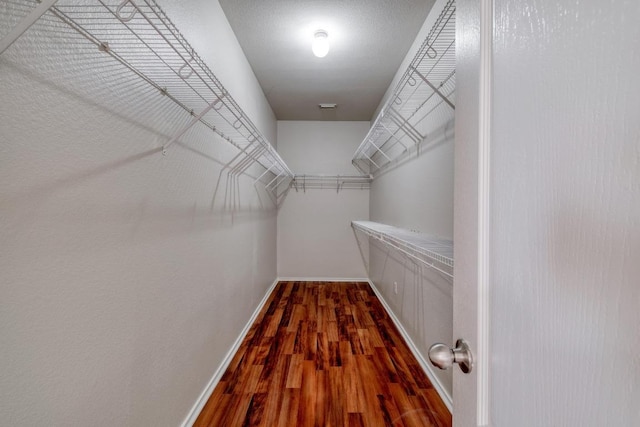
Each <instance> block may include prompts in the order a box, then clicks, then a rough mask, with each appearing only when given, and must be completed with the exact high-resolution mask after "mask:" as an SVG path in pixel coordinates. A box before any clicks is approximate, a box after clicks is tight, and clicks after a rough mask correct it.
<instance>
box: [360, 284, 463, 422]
mask: <svg viewBox="0 0 640 427" xmlns="http://www.w3.org/2000/svg"><path fill="white" fill-rule="evenodd" d="M367 282H369V285H371V289H373V292H375V294H376V296H377V297H378V299H379V300H380V302H381V303H382V306H383V307H384V309H385V310H386V311H387V313H388V314H389V317H390V318H391V320H392V321H393V323H394V324H395V325H396V328H398V331H399V332H400V335H402V338H403V339H404V340H405V342H406V343H407V345H408V346H409V350H411V353H412V354H413V356H414V357H415V358H416V360H417V361H418V363H419V364H420V366H421V367H422V370H423V371H424V372H425V373H426V374H427V376H428V377H429V381H431V384H433V388H435V389H436V391H437V392H438V394H439V395H440V398H441V399H442V401H443V402H444V404H445V405H446V407H447V408H448V409H449V412H453V399H452V398H451V394H450V393H449V392H448V391H447V389H446V388H444V386H443V385H442V383H441V382H440V380H439V379H438V377H437V376H436V375H435V373H434V372H433V367H432V366H431V363H429V362H428V361H427V359H425V358H424V356H423V355H422V353H420V350H418V347H417V346H416V345H415V343H414V342H413V340H412V339H411V337H410V336H409V334H408V333H407V331H406V330H405V329H404V327H403V326H402V323H401V322H400V319H398V317H397V316H396V315H395V313H394V312H393V310H392V309H391V306H389V304H387V302H386V301H385V300H384V298H383V297H382V294H381V293H380V291H378V288H376V285H374V284H373V282H372V281H371V280H369V279H367Z"/></svg>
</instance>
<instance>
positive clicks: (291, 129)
mask: <svg viewBox="0 0 640 427" xmlns="http://www.w3.org/2000/svg"><path fill="white" fill-rule="evenodd" d="M368 127H369V123H368V122H304V121H278V141H279V145H278V151H279V153H280V155H281V156H282V158H283V159H284V161H285V162H287V164H288V165H289V167H290V168H291V169H292V170H294V171H295V172H296V173H297V174H303V173H306V174H328V175H335V174H342V175H358V172H357V170H356V169H355V168H354V167H353V166H352V165H351V157H352V156H353V153H354V152H355V150H356V148H358V145H359V144H360V142H361V141H362V139H363V138H364V136H365V135H366V133H367V130H368ZM368 217H369V190H355V189H353V190H349V189H347V190H341V191H340V192H339V193H337V192H336V191H335V190H331V189H316V190H312V189H307V190H306V192H303V191H298V192H296V191H295V190H292V191H290V192H289V195H288V196H287V199H286V200H285V202H284V203H283V205H282V207H281V208H280V210H279V212H278V276H280V277H329V278H362V277H366V276H367V274H366V270H365V268H364V263H363V259H362V256H361V253H360V250H359V248H358V245H357V242H356V239H355V238H354V234H353V231H352V229H351V221H352V220H355V219H368ZM365 257H366V251H365Z"/></svg>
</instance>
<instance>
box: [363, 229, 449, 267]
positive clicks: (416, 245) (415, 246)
mask: <svg viewBox="0 0 640 427" xmlns="http://www.w3.org/2000/svg"><path fill="white" fill-rule="evenodd" d="M351 227H353V229H354V231H357V232H361V233H363V234H365V235H366V236H368V237H370V238H373V239H375V240H377V241H380V242H382V243H384V244H385V245H387V246H389V247H391V248H393V249H396V250H398V251H400V252H401V253H403V254H404V255H406V256H408V257H409V258H411V259H413V260H415V261H418V262H421V263H422V264H425V265H427V266H429V267H431V268H434V269H436V270H437V271H439V272H440V273H442V274H444V275H446V276H448V277H450V278H452V279H453V242H452V241H451V240H446V239H441V238H437V237H432V236H429V235H426V234H422V233H418V232H415V231H410V230H405V229H403V228H398V227H394V226H392V225H386V224H380V223H377V222H372V221H351Z"/></svg>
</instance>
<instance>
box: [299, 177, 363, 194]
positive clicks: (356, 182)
mask: <svg viewBox="0 0 640 427" xmlns="http://www.w3.org/2000/svg"><path fill="white" fill-rule="evenodd" d="M370 186H371V177H370V176H368V175H295V176H294V178H293V181H291V187H292V188H294V189H295V190H296V191H303V192H304V191H306V190H311V189H315V190H326V189H329V190H336V192H340V190H368V189H369V188H370Z"/></svg>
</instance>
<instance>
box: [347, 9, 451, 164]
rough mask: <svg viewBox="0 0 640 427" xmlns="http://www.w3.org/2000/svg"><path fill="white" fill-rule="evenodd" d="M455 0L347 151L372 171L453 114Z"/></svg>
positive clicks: (443, 12)
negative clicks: (352, 150) (355, 145)
mask: <svg viewBox="0 0 640 427" xmlns="http://www.w3.org/2000/svg"><path fill="white" fill-rule="evenodd" d="M455 11H456V6H455V0H449V1H448V2H447V3H446V5H445V6H444V8H443V10H442V11H441V13H440V15H439V16H438V19H437V20H436V22H435V23H434V25H433V27H432V28H431V31H430V32H429V34H428V36H427V37H426V39H425V40H424V42H423V43H422V45H421V47H420V49H419V50H418V53H417V54H416V55H415V57H414V58H413V60H412V61H411V63H410V65H409V66H408V67H407V69H406V71H405V72H404V74H403V76H402V78H401V79H400V81H399V82H398V84H397V85H396V87H395V89H394V91H393V94H392V95H391V96H390V97H389V98H388V99H387V102H386V103H385V104H384V106H383V107H382V109H381V110H380V113H379V114H378V116H377V117H376V120H375V121H374V123H373V125H372V126H371V129H369V132H368V133H367V135H366V136H365V138H364V140H363V141H362V143H361V144H360V146H359V147H358V149H357V150H356V152H355V154H354V155H353V159H352V163H353V165H354V166H355V167H356V168H358V170H360V171H361V172H362V173H364V174H374V173H376V172H377V171H378V170H380V169H381V168H383V167H385V166H387V165H388V164H390V163H391V162H393V161H394V160H395V159H397V158H398V157H400V156H401V155H402V154H404V153H405V152H407V150H409V149H410V148H411V147H412V146H414V145H417V144H419V143H421V142H422V141H423V140H424V138H425V137H426V136H427V135H429V134H430V132H433V131H434V130H436V129H438V128H439V127H441V126H442V125H443V124H444V123H446V122H447V121H449V120H451V119H452V118H453V117H454V110H455V87H456V81H455V66H456V58H455V32H456V23H455V21H456V20H455Z"/></svg>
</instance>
